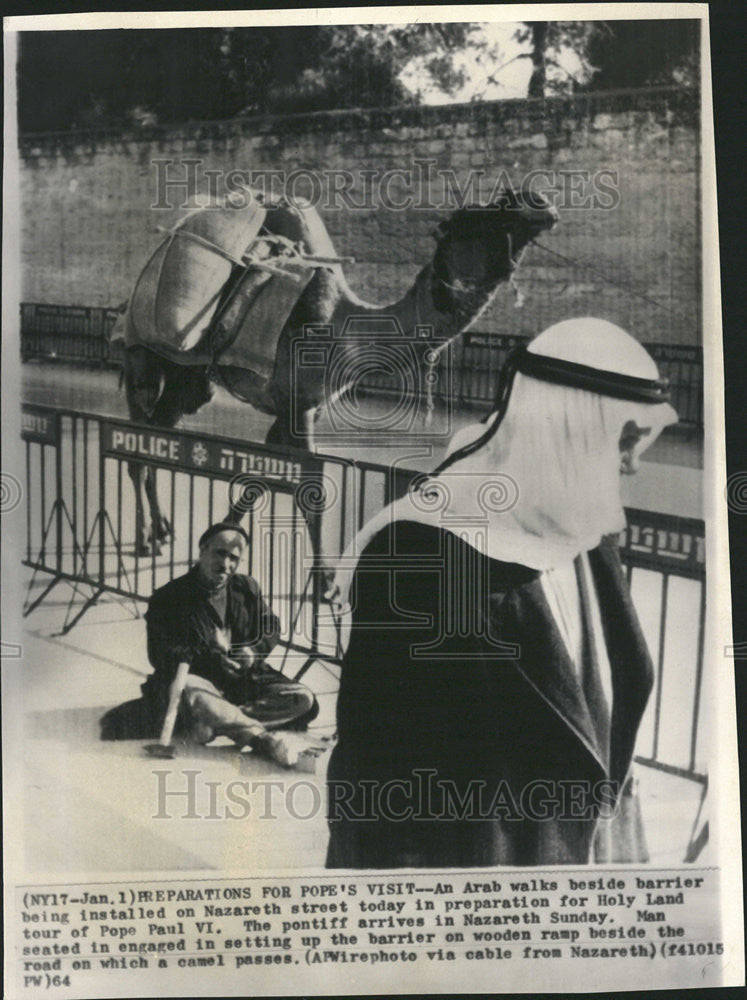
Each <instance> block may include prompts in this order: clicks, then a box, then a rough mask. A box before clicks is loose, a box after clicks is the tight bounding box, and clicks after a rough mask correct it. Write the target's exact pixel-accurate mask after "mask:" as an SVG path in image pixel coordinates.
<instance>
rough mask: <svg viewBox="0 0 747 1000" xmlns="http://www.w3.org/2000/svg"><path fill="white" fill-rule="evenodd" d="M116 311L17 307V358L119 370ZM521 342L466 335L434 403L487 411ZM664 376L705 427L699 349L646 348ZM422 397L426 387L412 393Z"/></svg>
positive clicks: (688, 420) (388, 383) (379, 389)
mask: <svg viewBox="0 0 747 1000" xmlns="http://www.w3.org/2000/svg"><path fill="white" fill-rule="evenodd" d="M119 315H120V314H119V312H118V311H117V310H115V309H105V308H96V307H82V306H56V305H42V304H40V303H35V302H25V303H23V304H22V306H21V355H22V358H23V359H24V360H26V361H30V360H32V359H37V360H49V361H68V362H73V363H76V362H77V363H83V364H89V365H98V366H102V367H103V366H112V367H118V366H119V365H121V363H122V342H121V341H115V342H114V343H110V334H111V330H112V327H113V326H114V323H115V322H116V320H117V318H118V317H119ZM522 343H525V340H524V338H521V337H515V336H508V335H504V334H494V333H484V332H479V331H476V330H470V331H468V332H467V333H465V334H464V335H463V336H462V337H460V338H457V340H456V341H455V342H454V345H453V349H452V352H451V361H450V364H451V372H450V377H449V378H448V379H444V378H442V379H441V380H440V381H439V382H438V383H436V385H437V387H438V385H439V384H440V385H442V386H448V389H447V390H446V392H444V391H441V392H439V390H438V388H436V392H435V395H436V398H437V399H440V401H441V402H442V403H447V404H450V405H454V406H459V407H464V406H470V407H475V408H476V409H479V410H487V409H488V408H489V407H491V406H492V405H493V402H494V400H495V398H496V392H497V387H498V377H499V374H500V371H501V368H502V367H503V365H504V362H505V360H506V356H507V354H508V353H509V351H511V350H512V349H513V348H514V347H516V346H518V345H519V344H522ZM645 346H646V348H647V350H648V351H649V353H650V354H651V355H652V357H653V358H654V360H655V361H656V362H657V364H658V366H659V371H660V373H661V375H662V376H664V377H666V378H668V379H669V380H670V384H671V388H672V402H673V405H674V408H675V409H676V410H677V413H678V414H679V417H680V423H681V424H683V425H684V426H686V427H687V428H690V429H702V427H703V352H702V349H701V348H700V347H686V346H683V345H679V344H658V343H654V344H646V345H645ZM362 384H363V386H364V387H365V388H366V390H367V391H369V392H372V393H393V392H397V393H401V392H402V386H401V385H400V383H399V381H398V380H397V377H396V375H391V374H376V373H370V372H369V373H367V374H366V376H365V378H364V379H363V380H362ZM416 391H417V392H418V393H419V394H420V395H422V396H424V395H425V381H424V379H421V380H420V384H419V386H418V388H417V390H416Z"/></svg>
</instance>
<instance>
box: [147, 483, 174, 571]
mask: <svg viewBox="0 0 747 1000" xmlns="http://www.w3.org/2000/svg"><path fill="white" fill-rule="evenodd" d="M145 494H146V496H147V498H148V504H149V507H150V534H149V541H150V543H151V544H152V545H153V546H154V547H155V550H156V552H157V553H158V552H160V551H161V543H164V542H168V541H170V539H171V537H172V535H173V530H172V526H171V522H170V521H169V519H168V518H167V517H166V515H165V514H164V513H163V512H162V511H161V505H160V503H159V502H158V490H157V489H156V474H155V470H154V469H152V468H150V466H149V467H148V468H147V469H146V471H145Z"/></svg>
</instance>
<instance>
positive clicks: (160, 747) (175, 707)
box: [145, 663, 189, 759]
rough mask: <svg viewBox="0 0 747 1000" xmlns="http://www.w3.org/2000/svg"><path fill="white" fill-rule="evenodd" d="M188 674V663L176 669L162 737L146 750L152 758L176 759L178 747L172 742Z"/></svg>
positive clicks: (181, 664)
mask: <svg viewBox="0 0 747 1000" xmlns="http://www.w3.org/2000/svg"><path fill="white" fill-rule="evenodd" d="M188 673H189V664H188V663H180V664H179V666H178V667H177V668H176V676H175V677H174V679H173V681H172V682H171V687H170V688H169V704H168V708H167V709H166V717H165V719H164V720H163V727H162V729H161V737H160V739H159V741H158V743H149V744H148V745H147V746H146V748H145V750H146V752H147V753H149V754H150V755H151V757H164V758H167V759H171V758H172V757H176V747H175V746H174V744H173V743H172V742H171V741H172V738H173V736H174V726H175V725H176V713H177V712H178V711H179V702H180V700H181V697H182V692H183V691H184V685H185V684H186V683H187V674H188Z"/></svg>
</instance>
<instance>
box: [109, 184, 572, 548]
mask: <svg viewBox="0 0 747 1000" xmlns="http://www.w3.org/2000/svg"><path fill="white" fill-rule="evenodd" d="M246 195H249V197H247V196H246ZM556 221H557V212H556V211H555V209H554V208H552V207H551V206H550V205H549V204H548V203H547V202H545V201H544V200H543V199H541V198H538V196H537V195H534V194H532V195H527V194H525V193H524V192H522V193H521V194H519V195H517V194H516V193H515V192H514V191H512V190H507V191H504V192H503V193H502V194H501V195H499V197H498V198H497V199H496V200H495V201H494V202H492V203H491V204H488V205H474V206H470V207H467V208H460V209H458V210H457V211H456V212H454V213H453V214H452V215H451V216H450V217H449V218H448V219H446V220H444V221H443V222H441V223H440V224H439V226H438V228H437V231H436V251H435V254H434V256H433V258H432V259H431V261H429V262H428V263H427V264H426V265H425V266H424V267H423V268H422V269H421V270H420V272H419V274H418V275H417V276H416V278H415V281H414V283H413V285H412V286H411V288H410V289H409V290H408V291H407V292H405V294H404V295H403V296H402V297H401V298H400V299H398V300H397V301H396V302H392V303H389V304H386V305H375V304H373V303H370V302H365V301H363V300H361V299H359V298H358V297H357V296H356V295H355V294H354V293H353V292H352V291H351V290H350V287H349V286H348V284H347V281H346V280H345V276H344V274H343V271H342V266H341V265H342V263H343V262H344V259H343V258H340V257H338V256H337V254H336V252H335V248H334V245H333V243H332V240H331V239H330V236H329V234H328V232H327V230H326V227H325V226H324V223H323V221H322V219H321V217H320V216H319V214H318V212H317V211H316V209H315V208H314V207H313V206H312V205H309V204H308V203H304V202H297V201H293V202H291V201H288V200H286V199H277V200H274V201H269V200H268V201H262V200H261V198H260V197H259V196H258V195H253V194H252V193H251V192H245V193H244V196H243V197H242V198H241V200H240V202H239V203H238V204H236V203H235V202H234V201H232V200H231V198H228V199H226V201H225V202H224V203H223V204H222V205H220V206H216V207H211V208H203V209H197V210H195V211H192V212H190V213H188V214H187V215H186V216H185V217H184V218H183V219H182V220H181V221H180V222H179V223H177V225H176V226H174V228H173V229H171V230H168V231H167V232H166V234H165V238H164V240H163V242H162V243H161V244H160V245H159V246H158V247H157V249H156V250H155V252H154V253H153V254H152V256H151V257H150V259H149V260H148V262H147V263H146V265H145V267H144V268H143V271H142V273H141V274H140V277H139V278H138V280H137V282H136V283H135V287H134V289H133V292H132V295H131V296H130V300H129V302H128V304H127V310H126V313H125V315H124V322H123V323H122V324H121V325H120V326H119V329H118V331H115V334H114V336H115V337H116V336H123V339H124V343H125V355H124V373H123V377H124V383H125V388H126V393H127V402H128V407H129V411H130V417H131V419H132V420H134V421H137V422H138V423H144V424H147V425H149V426H154V427H163V428H170V427H174V426H175V425H176V424H177V422H178V421H179V420H180V418H181V417H182V416H183V415H184V414H185V413H195V412H196V411H197V410H198V409H199V408H200V407H201V406H202V405H203V404H205V403H206V402H208V401H209V400H210V399H211V398H212V395H213V391H214V390H213V384H214V383H216V382H218V383H220V384H222V385H223V386H225V388H227V389H228V390H229V391H230V392H231V393H232V394H233V395H235V396H237V397H238V398H239V399H241V400H243V401H244V402H247V403H250V404H251V405H252V406H254V407H255V408H256V409H258V410H260V411H262V412H264V413H268V414H271V415H272V416H274V417H275V422H274V423H273V425H272V427H271V428H270V431H269V432H268V435H267V442H268V443H273V444H281V445H286V446H294V447H298V448H304V449H307V450H312V449H313V446H314V442H313V431H314V422H315V420H316V418H317V416H318V413H319V410H320V408H321V406H322V404H323V403H324V402H325V401H327V399H328V397H329V396H330V393H331V392H332V391H333V392H335V393H339V392H342V391H344V390H345V388H346V386H345V384H343V382H341V381H340V379H339V378H336V379H334V380H330V379H329V378H328V377H327V376H328V372H327V371H326V370H325V366H324V365H323V364H322V365H320V364H314V365H298V364H296V360H297V359H296V357H295V352H294V346H295V345H297V343H298V341H299V339H300V338H302V337H303V335H304V330H305V328H307V327H309V326H314V325H321V326H324V327H325V328H326V329H328V330H331V331H334V332H336V333H337V334H339V332H340V331H343V330H346V329H348V321H349V320H351V319H354V320H356V321H363V322H364V323H365V321H367V320H368V321H371V322H370V323H369V329H373V328H374V327H375V326H376V322H375V321H376V320H378V321H379V325H381V324H382V323H384V324H387V323H388V324H391V323H395V324H396V325H397V327H398V328H399V329H400V330H402V331H403V332H404V334H405V335H406V336H407V337H408V338H409V337H412V334H413V332H414V331H415V328H416V327H425V328H428V329H429V330H430V331H432V335H433V338H435V339H437V340H438V341H439V342H441V343H444V342H448V341H450V340H452V339H453V338H455V337H456V336H458V335H459V334H460V333H461V332H462V331H463V330H465V329H466V328H467V327H468V326H469V325H470V324H471V323H472V322H473V321H474V319H475V318H476V317H477V315H478V314H479V313H480V312H482V310H483V309H484V308H485V307H486V306H487V305H488V303H489V302H490V300H491V298H492V297H493V295H494V294H495V292H496V290H497V289H498V287H499V286H500V285H501V284H502V283H503V282H506V281H508V280H509V279H510V278H511V275H512V274H513V271H514V269H515V268H516V266H517V265H518V263H519V260H520V258H521V255H522V253H523V251H524V249H525V247H526V246H527V244H528V243H529V242H530V241H531V240H532V239H534V237H536V236H537V235H539V233H541V232H543V231H545V230H548V229H551V228H552V227H553V225H554V224H555V222H556ZM348 259H349V258H348ZM430 343H432V339H431V338H428V339H426V340H423V341H419V340H417V339H413V340H412V344H413V347H414V348H415V350H416V351H418V350H419V356H418V358H417V360H418V361H419V362H422V364H423V365H424V366H425V364H426V360H425V359H426V357H427V356H428V355H429V354H431V351H430V350H429V346H430ZM335 347H336V351H335V359H334V363H335V367H336V370H337V371H348V372H350V373H351V377H355V373H356V372H360V371H361V370H362V368H363V367H365V352H366V351H367V350H368V348H369V345H368V342H367V340H366V338H364V337H361V336H360V334H357V335H351V336H350V337H349V338H345V339H343V340H338V341H337V342H336V345H335ZM330 387H333V388H330ZM129 473H130V477H131V478H132V481H133V484H134V486H135V493H136V507H137V511H136V512H137V523H138V542H137V544H138V549H139V551H140V552H141V553H149V552H150V551H151V549H152V548H155V550H156V551H158V550H159V549H160V543H161V542H163V541H165V540H166V539H167V538H168V537H169V536H170V533H171V527H170V525H169V524H168V522H167V520H166V518H165V517H164V516H163V514H162V513H161V511H160V508H159V504H158V497H157V495H156V491H155V484H154V480H153V476H152V474H151V473H150V471H149V470H148V469H147V468H146V467H145V466H143V465H141V464H140V463H135V462H133V463H131V464H130V466H129ZM147 511H149V513H150V518H148V516H147V513H146V512H147ZM229 516H231V515H229ZM233 516H234V517H238V516H240V514H237V513H236V512H233Z"/></svg>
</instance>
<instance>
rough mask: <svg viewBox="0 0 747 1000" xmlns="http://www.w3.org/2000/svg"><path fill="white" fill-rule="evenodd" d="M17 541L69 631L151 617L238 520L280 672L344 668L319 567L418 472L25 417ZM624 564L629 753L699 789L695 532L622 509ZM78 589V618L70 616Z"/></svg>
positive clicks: (688, 521) (47, 410) (701, 601)
mask: <svg viewBox="0 0 747 1000" xmlns="http://www.w3.org/2000/svg"><path fill="white" fill-rule="evenodd" d="M22 427H23V438H24V441H25V448H26V469H27V471H26V476H27V479H26V490H25V496H26V505H27V507H26V514H27V537H26V555H25V559H24V565H26V566H28V567H30V568H31V569H32V570H33V576H32V580H31V584H30V586H29V594H31V593H32V591H34V585H35V582H36V578H37V575H38V574H39V573H43V574H45V575H48V576H49V577H51V579H50V580H49V581H48V583H47V585H46V587H44V588H43V590H42V592H41V593H40V594H38V596H35V597H34V599H33V602H30V603H29V604H28V605H27V609H26V610H27V613H29V612H31V611H32V610H33V609H34V608H35V607H36V606H37V605H38V604H39V603H40V602H41V601H42V600H43V599H44V597H45V596H46V594H47V593H48V592H49V591H50V590H51V589H52V588H53V587H54V586H55V585H56V584H58V583H60V582H63V581H67V582H69V583H70V584H72V585H73V588H74V592H73V596H72V598H71V601H70V604H69V605H68V611H67V615H66V618H65V624H64V626H63V631H67V630H69V629H70V628H72V627H73V626H74V625H75V623H76V622H77V621H78V620H79V619H80V618H81V616H82V615H83V614H84V613H85V612H86V610H87V609H88V608H89V607H90V606H91V605H92V604H93V603H95V602H96V601H97V600H98V598H99V597H100V596H101V595H102V594H104V593H112V594H117V595H120V596H121V597H123V598H129V599H132V600H134V601H145V600H147V599H148V598H149V597H150V595H151V594H152V592H153V590H154V589H155V588H156V587H159V586H162V585H163V584H164V583H166V582H168V581H169V580H170V579H172V578H173V577H174V576H178V575H180V574H182V573H184V572H186V570H187V569H188V568H189V567H190V566H191V565H192V563H193V561H194V559H195V558H196V551H195V548H194V546H195V539H196V538H197V537H198V536H199V534H200V533H201V532H202V531H203V530H204V528H205V527H206V526H207V525H208V524H209V523H210V522H211V521H213V520H216V519H219V518H221V517H223V516H225V514H226V513H227V512H228V508H229V503H230V502H233V503H234V504H240V505H242V506H243V507H244V508H245V510H246V513H245V515H244V520H243V521H242V524H243V526H244V527H245V528H246V529H247V531H248V533H249V535H250V539H251V544H250V545H249V546H248V548H247V556H246V559H247V562H246V565H245V566H243V567H242V570H243V571H245V572H248V573H250V574H251V575H252V576H254V577H255V578H256V579H257V580H258V582H259V584H260V586H261V588H262V591H263V593H264V595H265V596H266V598H267V599H268V601H269V603H270V604H271V606H272V607H273V609H274V610H275V612H276V613H277V614H278V616H279V618H280V621H281V642H282V644H283V646H284V649H285V654H284V661H283V668H284V669H289V670H292V672H293V673H294V676H301V675H302V674H303V673H304V672H305V671H306V670H307V669H308V668H309V666H310V665H311V663H312V662H314V661H315V660H318V659H322V660H323V661H324V662H326V663H327V664H329V665H335V664H339V660H340V648H339V636H338V630H337V623H336V622H335V620H334V616H333V615H332V612H331V609H330V606H329V604H328V603H326V601H325V599H324V589H325V578H324V566H325V564H331V563H333V562H334V561H335V560H336V559H337V557H338V556H339V555H340V553H341V552H342V551H344V549H345V548H346V546H347V545H348V543H349V542H350V541H351V539H352V538H353V537H354V535H355V534H356V532H357V531H358V530H359V528H360V527H361V526H362V525H363V524H364V523H365V522H366V521H367V520H368V519H369V518H370V517H371V516H372V515H373V514H374V513H375V512H377V511H378V510H380V509H381V508H382V507H383V506H385V505H386V504H388V503H389V502H391V501H392V500H393V499H395V498H397V497H399V496H401V495H403V494H404V493H405V491H406V490H407V488H408V486H409V484H410V483H411V482H412V479H413V477H415V476H417V475H419V474H418V473H415V472H413V471H412V470H406V469H391V468H389V467H387V466H382V465H374V464H371V463H364V462H353V461H349V460H345V459H340V458H334V457H330V456H326V455H309V454H308V453H306V452H297V451H293V450H291V449H285V450H279V449H273V448H270V447H267V446H265V445H259V444H253V443H247V442H245V441H238V440H233V439H230V438H223V437H215V436H211V435H204V434H196V433H192V432H189V433H187V432H181V431H161V430H156V429H153V428H148V427H144V426H138V425H134V424H131V423H129V422H127V421H123V420H113V419H109V418H105V417H100V416H95V415H93V414H87V413H77V412H74V411H71V410H56V409H53V408H51V407H45V406H30V405H28V406H24V409H23V424H22ZM132 462H137V463H139V464H140V465H141V466H142V467H144V468H146V469H147V470H148V471H149V472H150V473H151V475H152V476H153V485H154V488H155V489H156V491H157V492H158V493H159V494H160V505H161V511H162V513H163V514H164V515H165V516H166V518H167V519H168V520H169V521H170V523H171V524H172V525H175V526H177V530H176V531H175V534H174V537H173V539H172V540H171V542H170V544H169V545H168V546H166V547H165V548H164V551H163V553H162V554H157V553H156V552H155V551H152V552H151V553H150V554H149V555H147V556H143V555H142V554H141V553H140V549H139V545H138V540H139V539H138V534H139V531H138V529H139V525H138V519H137V514H136V507H135V504H134V494H133V489H132V485H131V484H130V483H128V482H126V481H125V477H126V475H127V471H128V465H129V464H130V463H132ZM627 519H628V527H627V529H626V531H625V532H624V533H623V535H622V537H621V539H620V544H621V557H622V560H623V562H624V564H625V566H626V568H627V574H628V580H629V583H630V587H631V592H632V595H633V600H634V603H635V604H636V607H637V610H638V614H639V618H640V619H641V624H642V627H643V630H644V633H645V635H646V639H647V642H648V645H649V648H650V649H651V651H652V655H653V658H654V665H655V670H656V685H655V688H654V692H653V695H652V698H651V700H650V703H649V707H648V709H647V712H646V715H645V717H644V720H643V724H642V726H641V730H640V733H639V740H638V745H637V746H638V751H639V754H640V758H639V759H640V760H642V761H643V762H644V763H646V764H650V765H652V766H655V767H658V768H661V769H663V770H666V771H669V772H670V773H674V774H678V775H681V776H683V777H687V778H691V779H694V780H697V781H701V782H704V781H705V775H704V774H703V772H702V768H700V767H699V764H698V762H699V761H700V760H702V759H704V758H705V757H706V756H707V755H706V753H705V752H704V748H703V747H702V746H701V745H700V742H699V741H700V739H701V730H700V727H699V720H700V703H701V692H702V690H703V689H704V683H705V681H704V673H703V672H704V655H703V635H704V621H705V537H704V525H703V522H702V521H699V520H695V519H692V518H682V517H675V516H672V515H669V514H661V513H652V512H650V511H643V510H634V509H629V510H628V511H627ZM81 588H88V591H89V593H87V594H86V595H85V598H84V601H83V603H82V605H81V606H79V607H77V608H76V609H75V610H74V609H73V602H74V599H75V597H76V595H77V596H80V594H81Z"/></svg>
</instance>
